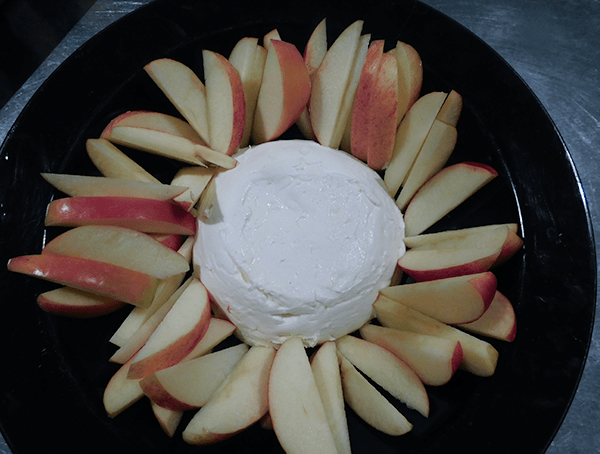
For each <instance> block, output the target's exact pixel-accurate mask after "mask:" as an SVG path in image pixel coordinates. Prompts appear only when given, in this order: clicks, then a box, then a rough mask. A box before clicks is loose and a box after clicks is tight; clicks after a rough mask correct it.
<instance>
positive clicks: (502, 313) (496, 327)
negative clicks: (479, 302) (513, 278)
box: [457, 291, 517, 342]
mask: <svg viewBox="0 0 600 454" xmlns="http://www.w3.org/2000/svg"><path fill="white" fill-rule="evenodd" d="M457 326H459V327H461V328H463V329H465V330H466V331H470V332H474V333H477V334H481V335H484V336H488V337H492V338H494V339H499V340H503V341H506V342H512V341H514V340H515V338H516V336H517V318H516V315H515V310H514V308H513V306H512V303H511V302H510V300H509V299H508V298H507V297H506V296H505V295H504V294H502V293H501V292H499V291H496V293H495V295H494V299H493V300H492V303H491V304H490V307H489V308H488V310H487V311H485V313H484V314H483V315H482V316H481V317H479V318H478V319H477V320H475V321H474V322H470V323H463V324H460V325H457Z"/></svg>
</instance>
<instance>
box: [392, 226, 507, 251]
mask: <svg viewBox="0 0 600 454" xmlns="http://www.w3.org/2000/svg"><path fill="white" fill-rule="evenodd" d="M500 226H505V227H506V228H508V230H509V232H510V233H514V234H515V235H516V234H517V232H518V231H519V226H518V225H517V224H515V223H507V224H489V225H482V226H478V227H467V228H464V229H456V230H444V231H442V232H436V233H422V234H419V235H414V236H406V237H404V240H403V241H404V244H405V245H406V247H407V248H409V249H413V248H415V249H416V248H424V249H439V248H438V247H436V244H443V243H445V242H446V241H448V240H456V239H459V238H465V237H469V236H470V235H475V234H479V233H481V232H482V231H485V230H490V229H497V228H498V227H500Z"/></svg>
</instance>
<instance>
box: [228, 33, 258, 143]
mask: <svg viewBox="0 0 600 454" xmlns="http://www.w3.org/2000/svg"><path fill="white" fill-rule="evenodd" d="M266 58H267V51H266V49H265V48H264V47H262V46H261V45H259V44H258V38H250V37H246V38H242V39H240V40H239V41H238V42H237V43H236V45H235V46H234V47H233V50H232V51H231V54H230V55H229V62H230V63H231V64H232V65H233V67H234V68H235V69H236V71H237V72H238V74H239V75H240V80H241V81H242V87H243V88H244V99H245V100H246V125H245V126H244V134H243V136H242V140H241V142H240V148H244V147H247V146H248V143H249V142H250V134H251V133H252V124H253V123H254V111H255V109H256V101H257V99H258V93H259V91H260V85H261V83H262V77H263V72H264V68H265V61H266Z"/></svg>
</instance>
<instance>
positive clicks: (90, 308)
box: [37, 287, 125, 318]
mask: <svg viewBox="0 0 600 454" xmlns="http://www.w3.org/2000/svg"><path fill="white" fill-rule="evenodd" d="M37 303H38V306H40V308H41V309H43V310H45V311H46V312H50V313H52V314H56V315H64V316H67V317H75V318H88V317H99V316H101V315H106V314H110V313H112V312H115V311H116V310H119V309H121V308H122V307H123V306H124V305H125V303H124V302H122V301H118V300H116V299H114V298H110V297H107V296H100V295H95V294H93V293H89V292H84V291H82V290H78V289H75V288H70V287H60V288H57V289H54V290H50V291H47V292H44V293H41V294H40V295H39V296H38V297H37Z"/></svg>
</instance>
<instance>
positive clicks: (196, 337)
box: [127, 304, 211, 379]
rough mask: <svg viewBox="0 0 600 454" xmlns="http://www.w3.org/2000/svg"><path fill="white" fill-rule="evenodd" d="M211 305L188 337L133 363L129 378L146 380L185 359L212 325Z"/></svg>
mask: <svg viewBox="0 0 600 454" xmlns="http://www.w3.org/2000/svg"><path fill="white" fill-rule="evenodd" d="M210 317H211V315H210V304H206V306H205V307H204V313H203V314H202V317H201V318H200V320H199V321H198V323H197V324H196V327H195V328H194V329H192V330H191V331H190V332H189V333H187V334H186V335H184V336H182V337H180V338H179V339H178V340H177V341H176V342H174V343H173V344H171V345H169V346H168V347H167V348H165V349H163V350H161V351H159V352H157V353H155V354H153V355H150V356H148V357H147V358H144V359H141V360H139V361H136V362H133V363H132V364H131V367H130V368H129V373H128V376H127V377H128V378H131V379H134V378H145V377H147V376H149V375H151V374H153V373H154V372H157V371H159V370H162V369H166V368H167V367H171V366H174V365H175V364H177V363H179V362H180V361H181V360H182V359H184V358H185V357H186V356H187V355H188V354H189V353H190V352H191V351H192V350H193V349H194V347H196V345H197V344H198V342H199V341H200V339H202V337H204V335H205V334H206V331H207V330H208V325H209V324H210Z"/></svg>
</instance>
